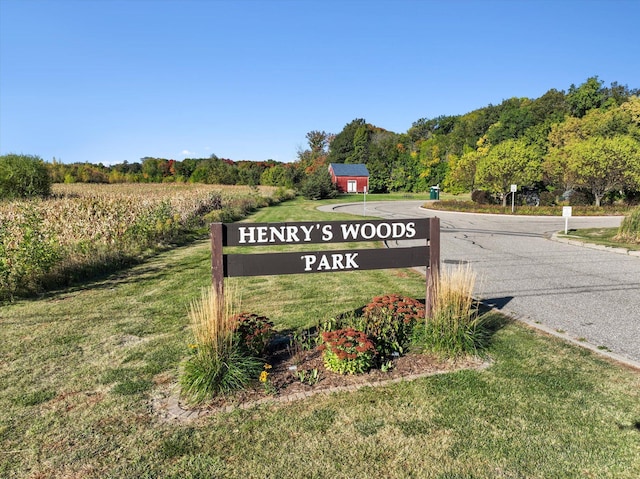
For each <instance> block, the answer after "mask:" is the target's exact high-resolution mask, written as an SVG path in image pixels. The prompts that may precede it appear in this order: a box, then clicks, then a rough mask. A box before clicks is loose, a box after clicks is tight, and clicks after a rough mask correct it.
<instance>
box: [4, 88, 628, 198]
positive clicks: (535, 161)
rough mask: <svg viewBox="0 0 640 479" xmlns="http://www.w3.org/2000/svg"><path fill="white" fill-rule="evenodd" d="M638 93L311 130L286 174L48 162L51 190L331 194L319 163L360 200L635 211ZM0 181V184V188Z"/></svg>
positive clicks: (577, 91) (572, 93) (566, 95)
mask: <svg viewBox="0 0 640 479" xmlns="http://www.w3.org/2000/svg"><path fill="white" fill-rule="evenodd" d="M639 94H640V89H630V88H629V87H628V86H626V85H620V84H618V83H617V82H613V83H611V84H610V86H608V87H607V86H605V85H604V82H603V81H601V80H599V79H598V77H597V76H594V77H590V78H588V79H587V80H586V81H585V82H584V83H582V84H581V85H579V86H576V85H571V86H570V87H569V89H568V91H566V92H565V91H559V90H556V89H551V90H549V91H547V92H546V93H545V94H544V95H542V96H541V97H539V98H536V99H529V98H509V99H507V100H504V101H502V102H501V103H500V104H499V105H492V104H490V105H488V106H486V107H483V108H479V109H477V110H473V111H471V112H469V113H466V114H464V115H453V116H447V115H442V116H438V117H436V118H421V119H419V120H417V121H415V122H413V124H412V126H411V127H410V128H409V129H408V131H407V132H405V133H395V132H392V131H388V130H386V129H384V128H381V127H378V126H375V125H371V124H369V123H367V122H366V120H364V119H362V118H356V119H354V120H352V121H351V122H349V123H347V124H346V125H345V127H344V128H343V129H342V131H341V132H339V133H337V134H330V133H326V132H325V131H320V130H312V131H310V132H309V133H307V135H306V140H307V143H308V146H307V148H305V149H301V150H300V151H298V155H297V159H296V161H295V162H292V163H281V162H276V161H273V160H266V161H261V162H255V161H238V162H236V161H232V160H229V159H225V158H219V157H217V156H216V155H211V157H209V158H194V159H191V158H187V159H184V160H181V161H177V160H173V159H165V158H153V157H145V158H142V159H141V161H140V162H133V163H128V162H126V161H125V162H123V163H120V164H116V165H112V166H104V165H102V164H98V165H94V164H91V163H74V164H64V163H61V162H59V161H55V160H54V161H53V162H52V163H47V164H46V167H47V170H48V172H49V175H50V179H51V181H52V182H62V183H64V182H66V183H70V182H95V183H118V182H187V181H189V182H202V183H211V184H239V185H270V186H282V187H286V188H296V189H299V190H300V191H302V192H303V193H304V194H305V195H306V196H309V197H324V196H331V195H334V194H335V193H336V192H335V189H333V188H331V184H330V181H329V180H328V173H327V166H328V164H329V163H362V164H365V165H366V166H367V168H368V170H369V173H370V178H369V191H370V192H372V193H385V192H392V191H406V192H421V191H427V190H428V189H429V187H430V186H434V185H439V186H440V187H441V188H442V189H443V190H444V191H448V192H451V193H462V192H475V193H474V198H475V199H477V200H483V201H495V202H502V203H503V204H505V203H506V201H507V197H508V193H509V191H510V187H511V185H512V184H517V185H519V186H522V187H527V188H530V189H532V190H535V191H537V192H538V194H539V199H540V201H541V202H542V203H553V202H554V201H555V200H556V199H557V198H558V197H559V196H560V195H562V194H565V193H566V194H568V195H569V194H570V195H571V201H573V202H574V204H579V203H580V202H582V203H593V204H595V205H597V206H599V205H601V204H603V203H604V202H610V201H615V200H618V199H624V200H626V201H628V202H637V201H638V200H640V99H639V98H638V95H639ZM0 181H1V180H0Z"/></svg>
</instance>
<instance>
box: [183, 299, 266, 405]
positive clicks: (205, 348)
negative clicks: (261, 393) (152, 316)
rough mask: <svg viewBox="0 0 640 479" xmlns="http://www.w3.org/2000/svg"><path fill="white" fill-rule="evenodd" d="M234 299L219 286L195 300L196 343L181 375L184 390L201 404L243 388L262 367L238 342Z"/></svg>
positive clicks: (193, 303) (193, 311)
mask: <svg viewBox="0 0 640 479" xmlns="http://www.w3.org/2000/svg"><path fill="white" fill-rule="evenodd" d="M233 316H234V315H233V314H232V310H231V298H230V297H227V298H225V297H224V296H223V295H220V294H218V292H217V290H216V289H215V288H211V289H207V290H204V291H203V292H202V295H201V297H200V299H199V300H198V301H194V302H192V303H191V308H190V310H189V317H190V319H191V323H192V328H193V333H194V336H195V340H196V343H195V344H193V345H191V351H192V355H191V357H190V358H189V359H188V360H187V362H186V364H185V366H184V372H183V374H182V375H181V377H180V385H181V389H182V393H183V394H184V395H186V396H187V397H188V398H189V399H190V400H191V401H192V402H194V403H201V402H204V401H205V400H207V399H210V398H212V397H214V396H216V395H220V394H227V393H230V392H233V391H235V390H238V389H241V388H243V387H244V386H245V385H247V384H248V383H249V382H251V381H252V380H253V379H254V378H255V377H257V376H258V374H259V373H260V370H261V369H262V362H261V361H260V360H259V359H257V358H254V357H252V356H249V355H247V354H246V353H245V352H244V350H243V349H242V348H241V347H240V346H239V344H238V343H237V339H236V338H237V336H236V335H235V334H234V332H235V331H234V326H235V324H236V323H235V321H233Z"/></svg>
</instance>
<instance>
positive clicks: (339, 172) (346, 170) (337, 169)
mask: <svg viewBox="0 0 640 479" xmlns="http://www.w3.org/2000/svg"><path fill="white" fill-rule="evenodd" d="M329 166H331V169H332V170H333V174H334V175H336V176H367V177H368V176H369V170H367V167H366V166H365V165H363V164H360V163H359V164H345V163H331V164H330V165H329Z"/></svg>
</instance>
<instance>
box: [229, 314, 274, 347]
mask: <svg viewBox="0 0 640 479" xmlns="http://www.w3.org/2000/svg"><path fill="white" fill-rule="evenodd" d="M233 321H234V323H235V326H234V327H235V331H236V334H237V336H238V344H239V346H240V347H241V348H244V349H245V350H246V352H247V353H249V354H250V355H253V356H258V357H259V356H263V355H264V353H265V351H266V349H267V345H268V344H269V341H271V338H272V337H273V322H272V321H269V318H267V317H265V316H258V315H257V314H252V313H240V314H238V315H236V316H234V317H233Z"/></svg>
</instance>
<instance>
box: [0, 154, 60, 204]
mask: <svg viewBox="0 0 640 479" xmlns="http://www.w3.org/2000/svg"><path fill="white" fill-rule="evenodd" d="M50 194H51V178H50V177H49V170H48V169H47V166H46V165H45V163H44V161H43V160H42V158H40V157H39V156H35V155H16V154H13V153H11V154H8V155H3V156H0V198H28V197H32V196H48V195H50Z"/></svg>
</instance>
